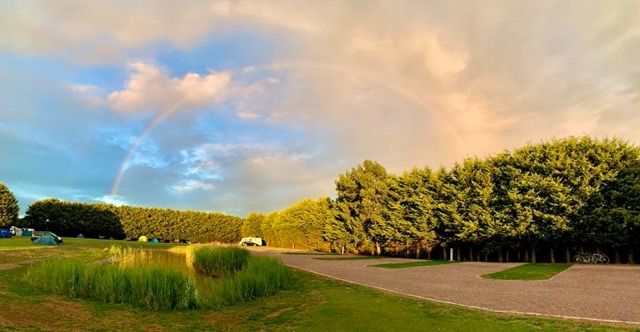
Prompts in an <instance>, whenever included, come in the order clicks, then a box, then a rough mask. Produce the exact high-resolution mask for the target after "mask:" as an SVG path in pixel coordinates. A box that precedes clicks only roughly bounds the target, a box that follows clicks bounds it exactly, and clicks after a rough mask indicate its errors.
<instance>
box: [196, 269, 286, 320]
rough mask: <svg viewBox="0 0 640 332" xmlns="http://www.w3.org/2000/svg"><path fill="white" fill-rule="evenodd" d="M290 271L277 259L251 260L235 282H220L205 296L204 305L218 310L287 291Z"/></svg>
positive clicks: (227, 279) (224, 280)
mask: <svg viewBox="0 0 640 332" xmlns="http://www.w3.org/2000/svg"><path fill="white" fill-rule="evenodd" d="M289 280H290V275H289V270H288V269H287V268H286V267H285V266H284V265H283V264H282V263H281V262H280V261H279V260H277V259H275V258H268V257H250V258H249V261H248V264H247V267H246V268H245V269H243V270H242V271H240V272H238V273H236V274H235V275H234V276H233V277H231V278H222V279H219V280H218V281H217V282H216V283H214V284H213V285H212V287H211V288H210V289H207V291H206V292H203V294H202V295H203V296H202V305H203V306H204V307H210V308H216V307H222V306H228V305H234V304H238V303H246V302H250V301H253V300H255V299H257V298H259V297H264V296H269V295H273V294H275V293H276V292H278V291H279V290H281V289H283V288H285V287H286V286H287V285H288V283H289Z"/></svg>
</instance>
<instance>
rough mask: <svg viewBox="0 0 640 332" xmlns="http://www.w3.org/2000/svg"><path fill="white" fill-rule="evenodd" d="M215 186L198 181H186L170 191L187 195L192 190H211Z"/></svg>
mask: <svg viewBox="0 0 640 332" xmlns="http://www.w3.org/2000/svg"><path fill="white" fill-rule="evenodd" d="M214 188H215V186H214V185H213V184H211V183H206V182H202V181H198V180H186V181H181V182H180V183H178V184H176V185H175V186H173V187H172V189H173V190H174V191H176V192H178V193H188V192H191V191H194V190H204V191H208V190H213V189H214Z"/></svg>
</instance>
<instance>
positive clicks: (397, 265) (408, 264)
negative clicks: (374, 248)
mask: <svg viewBox="0 0 640 332" xmlns="http://www.w3.org/2000/svg"><path fill="white" fill-rule="evenodd" d="M450 263H454V262H451V261H445V260H434V261H417V262H406V263H386V264H376V265H369V266H373V267H380V268H383V269H406V268H410V267H420V266H431V265H442V264H450Z"/></svg>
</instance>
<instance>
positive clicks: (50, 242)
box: [33, 235, 58, 246]
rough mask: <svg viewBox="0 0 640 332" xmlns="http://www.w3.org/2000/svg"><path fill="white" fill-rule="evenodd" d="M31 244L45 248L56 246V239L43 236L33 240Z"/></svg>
mask: <svg viewBox="0 0 640 332" xmlns="http://www.w3.org/2000/svg"><path fill="white" fill-rule="evenodd" d="M33 244H42V245H47V246H57V245H58V242H56V238H55V237H53V236H51V235H43V236H40V237H38V238H37V239H35V240H33Z"/></svg>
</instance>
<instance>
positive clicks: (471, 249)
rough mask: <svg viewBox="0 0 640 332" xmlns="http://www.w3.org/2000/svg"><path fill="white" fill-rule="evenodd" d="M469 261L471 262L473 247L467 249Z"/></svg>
mask: <svg viewBox="0 0 640 332" xmlns="http://www.w3.org/2000/svg"><path fill="white" fill-rule="evenodd" d="M469 261H473V247H469Z"/></svg>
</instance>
